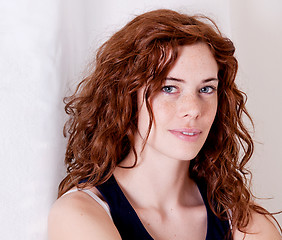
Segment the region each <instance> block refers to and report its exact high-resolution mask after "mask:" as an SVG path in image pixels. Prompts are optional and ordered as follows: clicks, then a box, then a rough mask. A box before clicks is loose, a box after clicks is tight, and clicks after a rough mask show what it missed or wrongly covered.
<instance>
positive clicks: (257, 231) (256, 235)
mask: <svg viewBox="0 0 282 240" xmlns="http://www.w3.org/2000/svg"><path fill="white" fill-rule="evenodd" d="M246 232H248V233H247V234H243V233H241V232H240V231H239V230H235V231H234V240H243V239H244V240H268V239H269V240H282V237H281V235H280V233H279V231H278V229H277V228H276V226H275V224H274V220H273V219H271V218H270V217H268V216H264V215H262V214H259V213H257V212H253V213H252V219H251V220H250V223H249V224H248V226H247V228H246Z"/></svg>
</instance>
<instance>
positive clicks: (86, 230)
mask: <svg viewBox="0 0 282 240" xmlns="http://www.w3.org/2000/svg"><path fill="white" fill-rule="evenodd" d="M48 239H49V240H59V239H68V240H74V239H81V240H90V239H105V240H106V239H111V240H121V237H120V236H119V233H118V231H117V229H116V227H115V226H114V223H113V222H112V219H111V218H110V217H109V215H108V214H107V212H106V211H105V210H104V208H103V207H101V205H100V204H98V203H97V202H96V201H95V200H94V199H92V198H91V197H90V196H88V195H87V194H86V193H84V192H80V191H77V192H73V193H69V194H67V195H65V196H63V197H61V198H59V199H58V200H57V201H56V202H55V203H54V204H53V206H52V208H51V210H50V213H49V218H48Z"/></svg>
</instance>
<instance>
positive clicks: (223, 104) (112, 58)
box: [59, 10, 269, 230]
mask: <svg viewBox="0 0 282 240" xmlns="http://www.w3.org/2000/svg"><path fill="white" fill-rule="evenodd" d="M196 42H204V43H206V44H207V45H208V46H209V47H210V49H211V51H212V53H213V55H214V58H215V60H216V61H217V63H218V67H219V72H218V79H219V87H218V111H217V115H216V118H215V121H214V123H213V126H212V128H211V130H210V133H209V136H208V138H207V140H206V143H205V144H204V146H203V148H202V149H201V151H200V152H199V154H198V155H197V157H196V158H195V159H193V160H192V162H191V164H190V170H189V171H190V173H189V174H190V176H191V177H192V178H194V179H195V180H197V179H198V180H199V179H204V180H205V182H206V183H207V186H208V198H209V202H210V205H211V207H212V209H213V211H214V212H215V213H216V214H217V215H218V216H219V217H221V218H224V216H225V217H226V216H227V215H229V212H230V211H231V212H232V224H233V225H234V226H236V227H237V228H238V229H240V230H242V229H244V227H246V226H247V224H248V222H249V220H250V216H251V210H255V211H257V212H260V213H263V214H269V213H268V212H267V211H266V210H264V209H263V208H261V207H259V206H257V205H255V204H254V203H253V202H252V195H251V192H250V191H249V188H248V181H247V177H246V176H247V175H248V174H250V173H249V171H248V170H247V169H246V168H245V165H246V163H247V162H248V161H249V159H250V157H251V155H252V153H253V141H252V138H251V136H250V135H249V133H248V130H247V128H246V127H245V125H244V123H243V120H242V117H243V115H245V116H247V117H248V118H249V119H250V121H251V122H252V120H251V118H250V116H249V114H248V112H247V110H246V108H245V102H246V96H245V94H244V93H243V92H241V91H240V90H239V89H238V88H237V86H236V84H235V82H234V80H235V76H236V73H237V68H238V63H237V60H236V58H235V57H234V52H235V48H234V45H233V43H232V42H231V40H230V39H228V38H226V37H223V36H222V34H221V33H220V31H219V30H218V28H217V26H216V24H215V23H214V22H213V21H212V20H210V19H209V18H207V17H204V16H188V15H185V14H180V13H177V12H174V11H171V10H156V11H152V12H148V13H145V14H142V15H140V16H137V17H136V18H134V19H133V20H132V21H131V22H129V23H128V24H127V25H126V26H125V27H123V28H122V29H121V30H120V31H118V32H117V33H115V34H114V35H113V36H112V37H111V38H110V39H109V40H108V41H107V42H105V43H104V44H103V45H102V46H101V47H100V49H99V50H98V53H97V56H96V61H95V68H94V70H93V72H92V73H91V74H90V75H89V76H88V77H86V78H85V79H84V80H83V81H82V82H81V83H80V84H79V85H78V87H77V89H76V91H75V93H74V94H73V95H72V96H71V97H69V98H66V99H65V101H66V106H65V110H66V113H67V114H69V115H70V118H69V120H68V122H67V123H66V125H65V129H64V133H65V135H66V134H67V133H68V134H69V141H68V145H67V150H66V156H65V163H66V165H67V176H66V177H65V179H64V180H63V181H62V182H61V184H60V186H59V196H61V195H62V194H63V193H64V192H66V191H67V190H69V189H70V188H72V187H73V186H83V187H85V186H89V185H91V186H96V185H99V184H101V183H103V182H105V181H106V180H107V179H108V178H109V177H110V176H111V175H112V173H113V171H114V169H115V168H116V167H117V166H118V164H119V163H120V162H121V161H122V160H123V159H124V158H125V156H126V155H127V154H128V153H129V151H130V150H131V149H133V151H134V152H135V149H134V134H135V133H136V131H137V119H138V109H137V91H138V90H139V89H140V88H141V87H144V86H145V89H146V90H145V94H144V97H145V101H146V103H147V108H148V111H149V114H150V118H151V123H150V127H149V130H150V128H151V126H152V122H153V112H152V109H151V107H150V100H151V99H152V98H153V97H154V96H155V95H156V93H157V92H158V91H159V90H160V88H161V86H162V84H163V81H164V79H165V77H166V75H167V73H168V71H169V69H170V68H171V66H172V65H173V64H174V62H175V60H176V59H177V56H178V47H179V46H183V45H190V44H194V43H196ZM148 134H149V131H148ZM135 156H136V152H135ZM133 167H134V166H133ZM85 179H87V182H85V181H84V182H83V180H85ZM82 182H83V183H82Z"/></svg>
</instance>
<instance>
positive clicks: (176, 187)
mask: <svg viewBox="0 0 282 240" xmlns="http://www.w3.org/2000/svg"><path fill="white" fill-rule="evenodd" d="M134 160H135V157H134V154H133V152H131V153H130V154H129V155H128V156H127V157H126V158H125V159H124V161H123V162H122V166H131V165H132V164H133V163H134ZM189 163H190V161H181V160H176V159H171V158H169V157H167V156H164V155H162V154H160V153H159V152H157V151H156V150H152V149H148V148H145V149H144V151H142V152H141V151H139V154H138V156H137V165H136V166H135V167H134V168H130V169H125V168H119V167H118V168H117V169H116V170H115V172H114V174H115V176H116V178H117V180H118V182H119V184H120V185H121V187H122V188H123V189H124V190H125V192H126V193H128V196H127V197H128V198H129V199H131V200H132V201H133V202H134V203H136V205H137V207H147V206H152V207H160V206H163V207H164V208H165V207H166V205H169V206H171V205H175V204H187V202H189V201H190V200H191V196H195V194H194V193H195V183H194V182H193V181H192V180H191V179H190V178H189V176H188V170H189ZM193 200H194V199H192V200H191V201H193Z"/></svg>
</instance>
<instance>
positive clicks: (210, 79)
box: [165, 77, 219, 83]
mask: <svg viewBox="0 0 282 240" xmlns="http://www.w3.org/2000/svg"><path fill="white" fill-rule="evenodd" d="M165 80H170V81H176V82H185V80H183V79H181V78H174V77H167V78H166V79H165ZM211 81H219V80H218V79H217V78H207V79H205V80H203V81H202V82H203V83H207V82H211Z"/></svg>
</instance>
